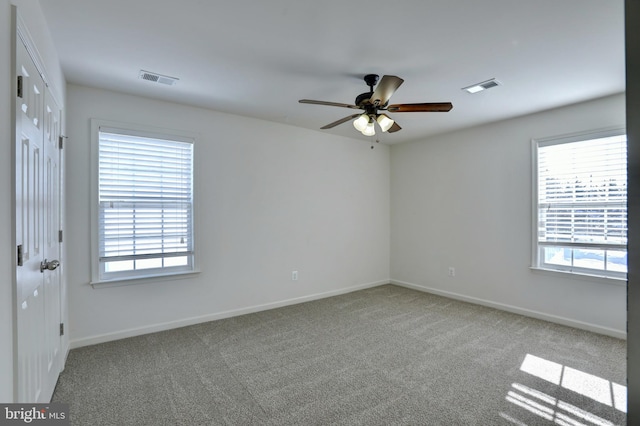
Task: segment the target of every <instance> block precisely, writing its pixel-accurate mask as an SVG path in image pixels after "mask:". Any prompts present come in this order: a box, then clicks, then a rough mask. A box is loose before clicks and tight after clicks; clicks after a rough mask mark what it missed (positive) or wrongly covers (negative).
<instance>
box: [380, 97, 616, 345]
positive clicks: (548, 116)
mask: <svg viewBox="0 0 640 426" xmlns="http://www.w3.org/2000/svg"><path fill="white" fill-rule="evenodd" d="M480 96H482V94H481V95H480ZM487 96H489V94H487ZM624 103H625V99H624V96H623V95H616V96H612V97H607V98H603V99H600V100H595V101H591V102H586V103H582V104H577V105H573V106H569V107H565V108H559V109H555V110H551V111H546V112H542V113H538V114H534V115H529V116H525V117H520V118H516V119H511V120H506V121H502V122H498V123H494V124H489V125H484V126H480V127H475V128H472V129H466V130H462V131H457V132H454V133H449V134H446V135H442V136H436V137H433V138H430V139H428V140H425V141H420V142H416V143H408V144H401V145H395V146H393V147H392V148H391V211H392V215H391V216H392V219H391V278H392V281H393V282H396V283H399V284H404V285H407V286H411V287H414V288H421V289H428V290H429V291H433V292H437V293H440V294H445V295H449V296H454V297H458V298H462V299H466V300H470V301H475V302H479V303H484V304H487V305H492V306H497V307H501V308H504V309H510V310H512V311H516V312H520V313H524V314H528V315H533V316H537V317H541V318H546V319H552V320H556V321H559V322H564V323H566V324H570V325H574V326H577V327H583V328H586V329H591V330H595V331H599V332H603V333H608V334H612V335H616V336H619V337H624V335H625V330H626V287H625V285H624V283H621V284H603V283H600V282H594V281H588V280H581V279H576V278H565V277H561V276H559V275H548V274H543V273H540V272H533V271H531V270H530V269H529V267H530V265H531V238H532V237H531V234H532V231H531V217H532V183H531V179H532V178H531V176H532V172H531V168H532V165H531V139H532V138H541V137H545V136H554V135H561V134H567V133H573V132H580V131H586V130H592V129H598V128H604V127H609V126H615V125H624V123H625V107H624ZM454 111H455V110H454ZM450 266H452V267H455V270H456V275H455V277H449V276H448V268H449V267H450Z"/></svg>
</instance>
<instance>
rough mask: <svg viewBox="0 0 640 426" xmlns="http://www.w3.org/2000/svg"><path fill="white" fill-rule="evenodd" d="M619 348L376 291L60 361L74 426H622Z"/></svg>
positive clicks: (418, 296) (504, 316)
mask: <svg viewBox="0 0 640 426" xmlns="http://www.w3.org/2000/svg"><path fill="white" fill-rule="evenodd" d="M625 352H626V342H625V341H623V340H618V339H614V338H610V337H606V336H601V335H597V334H593V333H589V332H585V331H581V330H576V329H572V328H569V327H564V326H560V325H556V324H551V323H548V322H544V321H539V320H535V319H531V318H526V317H522V316H519V315H514V314H510V313H506V312H502V311H498V310H494V309H490V308H485V307H481V306H476V305H472V304H468V303H463V302H458V301H454V300H451V299H447V298H443V297H439V296H434V295H430V294H426V293H421V292H417V291H414V290H409V289H406V288H402V287H397V286H393V285H384V286H380V287H375V288H371V289H367V290H362V291H358V292H354V293H350V294H346V295H341V296H336V297H331V298H327V299H323V300H319V301H314V302H309V303H303V304H299V305H295V306H289V307H285V308H280V309H275V310H271V311H265V312H260V313H256V314H251V315H243V316H239V317H235V318H230V319H225V320H220V321H214V322H209V323H204V324H199V325H195V326H191V327H185V328H180V329H176V330H170V331H166V332H161V333H155V334H149V335H145V336H140V337H135V338H130V339H124V340H119V341H116V342H110V343H104V344H100V345H95V346H89V347H83V348H79V349H74V350H72V351H71V352H70V354H69V358H68V361H67V365H66V369H65V371H64V372H63V373H62V375H61V377H60V380H59V382H58V386H57V388H56V391H55V394H54V397H53V402H65V403H69V404H70V413H71V420H72V424H74V425H92V426H93V425H189V426H193V425H483V426H486V425H514V424H515V425H547V424H560V425H571V426H577V425H590V426H593V425H597V426H606V425H610V424H616V425H620V424H625V423H626V415H625V412H624V411H625V405H626V400H624V398H626V389H625V388H624V386H625V384H626V379H625V373H626V359H625Z"/></svg>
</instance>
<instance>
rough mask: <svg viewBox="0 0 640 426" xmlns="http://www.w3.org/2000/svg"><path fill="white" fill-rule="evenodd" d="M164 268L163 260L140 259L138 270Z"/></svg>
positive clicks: (137, 264) (137, 265)
mask: <svg viewBox="0 0 640 426" xmlns="http://www.w3.org/2000/svg"><path fill="white" fill-rule="evenodd" d="M151 268H162V259H138V260H136V269H151Z"/></svg>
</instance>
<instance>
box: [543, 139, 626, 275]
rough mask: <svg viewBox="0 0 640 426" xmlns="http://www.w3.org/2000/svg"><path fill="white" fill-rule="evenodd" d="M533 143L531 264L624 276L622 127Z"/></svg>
mask: <svg viewBox="0 0 640 426" xmlns="http://www.w3.org/2000/svg"><path fill="white" fill-rule="evenodd" d="M534 142H535V143H534V149H535V150H536V153H537V155H535V156H534V158H536V159H537V167H536V168H534V170H537V179H535V180H534V181H535V182H536V183H537V188H535V189H534V194H537V208H536V209H535V210H536V211H535V214H534V216H535V226H534V227H535V235H536V238H535V241H536V247H535V249H534V252H535V253H534V267H538V268H543V269H551V270H559V271H565V272H572V273H578V274H587V275H597V276H603V277H609V278H621V279H624V278H626V273H627V138H626V135H625V134H624V130H612V131H603V132H596V133H591V134H586V135H584V134H583V135H577V136H569V137H562V138H549V139H544V140H538V141H534Z"/></svg>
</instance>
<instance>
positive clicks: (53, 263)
mask: <svg viewBox="0 0 640 426" xmlns="http://www.w3.org/2000/svg"><path fill="white" fill-rule="evenodd" d="M58 266H60V261H59V260H50V261H48V262H47V259H45V260H43V261H42V262H40V272H44V271H45V269H46V270H49V271H53V270H55V269H56V268H57V267H58Z"/></svg>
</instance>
